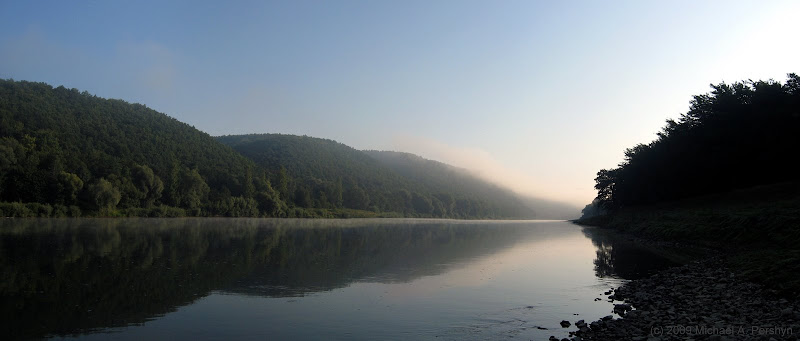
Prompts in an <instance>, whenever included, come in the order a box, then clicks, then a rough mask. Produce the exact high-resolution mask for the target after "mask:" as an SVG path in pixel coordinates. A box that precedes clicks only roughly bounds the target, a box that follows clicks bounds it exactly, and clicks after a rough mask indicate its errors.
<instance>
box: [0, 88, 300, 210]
mask: <svg viewBox="0 0 800 341" xmlns="http://www.w3.org/2000/svg"><path fill="white" fill-rule="evenodd" d="M0 185H2V186H0V201H2V202H5V204H3V205H2V206H0V210H1V211H2V212H0V213H2V215H4V216H64V215H71V216H76V215H79V214H81V212H83V213H86V212H95V214H100V215H118V214H124V215H185V214H189V215H248V216H259V215H277V214H279V213H280V211H281V210H283V209H284V207H285V205H284V204H283V203H282V202H281V201H280V199H278V197H277V194H276V193H275V192H274V191H273V190H272V189H271V187H270V185H269V183H268V181H267V177H266V172H265V171H263V170H262V169H261V168H260V167H258V166H256V165H255V164H254V163H253V162H252V161H250V160H248V159H246V158H244V157H243V156H241V155H239V154H238V153H236V152H235V151H234V150H233V149H231V148H230V147H228V146H225V145H223V144H221V143H219V142H217V141H216V140H215V139H214V138H213V137H211V136H209V135H208V134H206V133H204V132H202V131H199V130H197V129H195V128H193V127H191V126H189V125H187V124H185V123H182V122H179V121H177V120H175V119H173V118H171V117H169V116H167V115H164V114H162V113H159V112H156V111H154V110H151V109H149V108H147V107H146V106H144V105H140V104H130V103H127V102H125V101H121V100H109V99H103V98H99V97H96V96H93V95H90V94H88V93H87V92H82V93H81V92H79V91H78V90H76V89H67V88H64V87H58V88H53V87H51V86H50V85H47V84H44V83H32V82H25V81H11V80H0ZM24 203H28V204H27V205H25V204H24Z"/></svg>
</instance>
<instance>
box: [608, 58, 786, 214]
mask: <svg viewBox="0 0 800 341" xmlns="http://www.w3.org/2000/svg"><path fill="white" fill-rule="evenodd" d="M711 88H712V90H711V92H709V93H706V94H702V95H696V96H694V97H693V99H692V101H691V106H690V109H689V111H688V112H687V113H685V114H682V115H681V116H680V118H679V119H678V120H672V119H669V120H667V124H666V126H665V127H664V128H663V129H662V130H661V131H660V132H658V137H657V138H656V139H655V140H654V141H652V142H650V143H647V144H638V145H636V146H634V147H633V148H629V149H627V150H626V151H625V159H624V161H623V162H622V163H620V164H619V166H618V167H617V168H613V169H603V170H600V171H599V172H598V173H597V178H596V179H595V183H596V184H595V188H596V189H597V191H598V194H597V198H596V201H595V203H596V206H597V207H599V208H602V209H604V210H611V211H613V210H616V209H620V208H623V207H629V206H636V205H643V204H651V203H656V202H661V201H669V200H676V199H682V198H687V197H692V196H698V195H704V194H710V193H717V192H722V191H727V190H733V189H738V188H745V187H752V186H756V185H762V184H770V183H778V182H783V181H792V180H796V179H797V171H796V170H795V169H794V168H793V167H792V166H791V165H792V164H793V161H794V159H795V158H796V155H797V151H798V150H800V77H798V75H797V74H794V73H791V74H789V75H788V79H787V80H786V81H785V82H783V83H781V82H778V81H774V80H768V81H752V80H751V81H743V82H736V83H733V84H726V83H720V84H717V85H713V84H712V85H711Z"/></svg>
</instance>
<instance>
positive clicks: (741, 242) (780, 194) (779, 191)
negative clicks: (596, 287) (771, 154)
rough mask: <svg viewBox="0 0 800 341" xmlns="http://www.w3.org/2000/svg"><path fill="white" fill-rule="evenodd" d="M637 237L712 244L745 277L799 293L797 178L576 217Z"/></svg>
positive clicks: (799, 187) (799, 198) (799, 190)
mask: <svg viewBox="0 0 800 341" xmlns="http://www.w3.org/2000/svg"><path fill="white" fill-rule="evenodd" d="M576 222H577V223H579V224H583V225H592V226H599V227H604V228H611V229H615V230H619V231H624V232H627V233H632V234H635V235H637V236H640V237H644V238H650V239H657V240H671V241H680V242H685V243H692V244H698V245H702V246H710V247H713V248H716V249H719V250H720V251H723V252H725V253H727V254H728V257H727V259H728V263H729V265H730V266H731V267H732V268H733V269H734V270H736V271H737V272H739V273H740V274H741V275H743V276H745V277H746V278H748V279H750V280H753V281H756V282H760V283H764V284H766V285H768V286H769V287H771V288H773V289H776V290H779V291H781V292H783V293H792V292H794V293H798V292H800V183H797V182H791V183H781V184H775V185H768V186H759V187H753V188H748V189H742V190H736V191H731V192H727V193H719V194H714V195H707V196H702V197H697V198H691V199H685V200H680V201H673V202H664V203H659V204H655V205H648V206H638V207H628V208H623V209H620V210H618V211H617V212H614V213H613V214H610V215H605V216H597V217H592V218H589V219H583V220H578V221H576Z"/></svg>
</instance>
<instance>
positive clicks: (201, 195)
mask: <svg viewBox="0 0 800 341" xmlns="http://www.w3.org/2000/svg"><path fill="white" fill-rule="evenodd" d="M209 191H210V188H209V187H208V184H207V183H206V181H205V179H203V177H202V176H201V175H200V173H198V172H197V169H196V168H195V169H192V170H189V169H184V170H183V174H182V175H181V187H180V196H181V198H182V199H181V201H182V204H183V207H184V208H187V209H189V210H190V211H192V212H193V214H195V215H198V214H200V208H201V207H202V206H203V202H204V201H205V199H206V198H207V197H208V192H209Z"/></svg>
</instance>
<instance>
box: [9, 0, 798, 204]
mask: <svg viewBox="0 0 800 341" xmlns="http://www.w3.org/2000/svg"><path fill="white" fill-rule="evenodd" d="M798 4H800V3H798V2H796V1H746V2H737V1H652V2H645V1H587V2H580V1H532V0H531V1H488V0H487V1H463V0H453V1H444V0H437V1H407V0H403V1H284V2H267V1H252V2H240V1H213V2H205V1H180V2H177V1H175V2H170V1H154V2H149V1H91V2H80V1H2V2H0V77H2V78H13V79H17V80H31V81H43V82H47V83H50V84H53V85H64V86H66V87H70V88H78V89H80V90H87V91H89V92H91V93H94V94H97V95H98V96H102V97H109V98H121V99H124V100H127V101H130V102H140V103H143V104H146V105H148V106H149V107H151V108H154V109H156V110H158V111H161V112H164V113H166V114H168V115H170V116H173V117H175V118H177V119H179V120H181V121H184V122H187V123H189V124H192V125H194V126H195V127H197V128H198V129H201V130H203V131H206V132H208V133H210V134H212V135H221V134H239V133H263V132H279V133H291V134H307V135H311V136H317V137H324V138H331V139H335V140H338V141H340V142H343V143H345V144H348V145H351V146H354V147H356V148H360V149H394V150H403V151H409V152H414V153H417V154H421V155H423V156H425V157H428V158H433V159H438V160H441V161H445V162H449V163H453V164H456V165H460V166H464V167H469V168H472V169H474V170H476V171H478V172H480V173H481V174H483V175H484V176H486V177H491V178H493V179H495V180H497V181H499V182H501V183H506V184H512V185H513V186H514V187H515V188H516V189H517V190H519V191H522V192H525V193H536V194H538V195H540V196H544V197H550V198H555V199H560V200H565V201H569V202H572V203H575V204H582V203H588V202H589V201H591V199H592V197H593V196H594V191H593V189H592V186H593V184H594V182H593V178H594V175H595V172H597V170H599V169H601V168H609V167H614V166H615V165H616V164H617V163H619V162H620V161H621V160H622V155H623V154H622V153H623V151H624V149H625V148H627V147H631V146H633V145H635V144H636V143H640V142H648V141H650V140H652V139H653V138H654V137H655V132H657V131H658V130H659V129H660V128H661V126H662V125H663V123H664V120H665V119H667V118H670V117H673V118H674V117H677V116H678V115H679V114H680V113H682V112H685V111H686V110H687V108H688V105H689V101H690V99H691V96H692V95H694V94H699V93H704V92H707V90H708V84H709V83H718V82H721V81H728V82H732V81H737V80H742V79H748V78H752V79H768V78H774V79H776V80H784V79H785V74H786V73H788V72H800V68H799V67H798V66H800V65H799V64H800V47H798V44H797V37H798V36H800V29H799V28H798V27H800V25H797V24H796V17H797V15H798V14H800V6H799V5H798Z"/></svg>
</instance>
